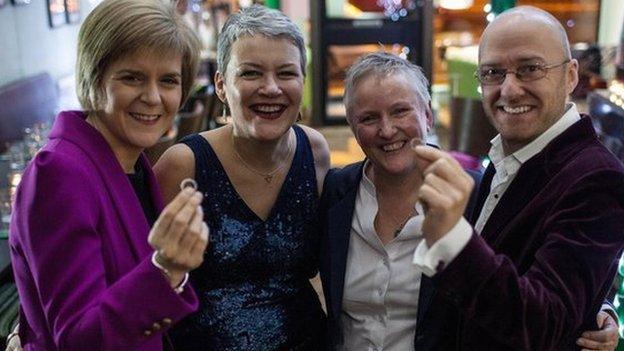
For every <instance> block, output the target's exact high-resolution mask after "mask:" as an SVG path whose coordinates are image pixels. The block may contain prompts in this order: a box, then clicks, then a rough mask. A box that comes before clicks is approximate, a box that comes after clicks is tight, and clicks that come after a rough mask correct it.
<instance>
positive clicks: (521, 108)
mask: <svg viewBox="0 0 624 351" xmlns="http://www.w3.org/2000/svg"><path fill="white" fill-rule="evenodd" d="M529 110H531V106H518V107H509V106H503V111H505V112H507V113H511V114H519V113H525V112H529Z"/></svg>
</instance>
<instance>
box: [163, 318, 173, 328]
mask: <svg viewBox="0 0 624 351" xmlns="http://www.w3.org/2000/svg"><path fill="white" fill-rule="evenodd" d="M162 324H163V325H164V326H165V327H168V326H170V325H171V318H163V320H162Z"/></svg>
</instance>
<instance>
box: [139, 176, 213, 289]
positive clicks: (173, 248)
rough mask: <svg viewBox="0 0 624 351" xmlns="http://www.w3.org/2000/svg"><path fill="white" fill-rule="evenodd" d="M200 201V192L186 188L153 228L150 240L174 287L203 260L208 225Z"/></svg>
mask: <svg viewBox="0 0 624 351" xmlns="http://www.w3.org/2000/svg"><path fill="white" fill-rule="evenodd" d="M201 202H202V194H201V193H200V192H198V191H196V190H195V189H193V188H192V187H187V188H184V189H183V190H182V191H180V193H179V194H178V195H177V196H176V197H175V198H174V199H173V201H171V202H170V203H169V204H168V205H167V206H166V207H165V209H164V210H163V211H162V213H161V214H160V216H159V217H158V219H157V220H156V223H155V224H154V226H153V227H152V230H151V231H150V234H149V238H148V242H149V244H150V245H151V246H152V247H153V248H154V250H155V251H156V254H155V260H156V262H157V264H158V265H160V266H161V267H162V269H163V273H165V275H166V276H167V278H168V279H169V283H170V284H171V287H172V288H175V287H177V286H179V285H180V284H181V282H182V281H183V280H184V277H185V275H186V274H187V273H188V272H189V271H191V270H192V269H195V268H197V267H199V265H200V264H201V263H202V261H203V257H204V251H205V250H206V246H207V245H208V227H207V226H206V223H204V212H203V210H202V208H201Z"/></svg>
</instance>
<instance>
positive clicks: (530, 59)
mask: <svg viewBox="0 0 624 351" xmlns="http://www.w3.org/2000/svg"><path fill="white" fill-rule="evenodd" d="M516 61H517V62H519V63H521V64H523V63H527V62H533V61H541V62H546V60H545V59H544V58H543V57H541V56H526V57H520V59H518V60H516ZM496 66H500V64H499V63H498V62H485V63H481V64H479V67H496Z"/></svg>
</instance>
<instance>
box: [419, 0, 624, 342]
mask: <svg viewBox="0 0 624 351" xmlns="http://www.w3.org/2000/svg"><path fill="white" fill-rule="evenodd" d="M477 78H478V79H479V81H480V82H481V88H482V89H483V106H484V109H485V112H486V114H487V115H488V117H489V118H490V120H491V123H492V124H493V125H494V127H495V128H496V129H497V131H498V132H499V135H498V136H497V137H496V138H494V139H493V140H492V148H491V151H490V158H491V160H492V163H491V164H490V166H489V167H488V169H487V170H486V173H485V176H484V180H483V183H482V184H481V186H480V189H479V200H478V205H477V208H476V213H474V214H473V218H472V219H473V221H472V222H473V223H475V220H476V224H475V226H474V228H473V227H471V226H470V225H469V224H468V222H467V221H466V220H465V219H463V218H462V219H460V220H459V222H453V223H457V224H455V225H456V226H458V227H461V228H463V230H461V231H453V232H454V233H458V232H459V233H462V234H459V235H454V236H451V235H446V232H436V231H435V230H430V231H427V230H425V228H423V232H424V236H425V240H424V241H423V242H422V243H421V244H420V245H419V247H418V248H417V250H416V254H415V256H414V263H415V264H416V265H417V266H419V267H420V268H421V269H422V270H423V272H424V273H425V274H426V275H428V276H430V277H432V280H433V285H434V286H435V288H436V291H437V292H436V295H435V296H434V297H433V298H434V300H433V301H434V302H433V303H432V307H431V309H430V310H429V311H428V314H427V316H428V318H426V319H425V321H423V322H424V323H430V328H431V329H430V332H429V334H427V333H425V335H428V336H429V337H427V338H424V339H423V343H424V344H422V345H419V342H418V340H417V345H416V349H417V350H420V349H432V350H454V349H461V350H509V349H514V350H516V349H517V350H569V349H575V348H578V345H576V343H575V340H576V339H577V338H578V337H579V336H580V333H581V332H582V331H583V330H585V329H596V328H597V327H598V326H597V325H596V324H597V321H596V317H595V316H596V312H597V311H598V310H599V308H600V306H601V304H602V301H603V298H604V297H605V295H606V293H607V291H608V289H609V287H610V285H611V282H612V279H613V276H614V274H615V272H616V268H617V259H618V257H619V256H620V254H621V252H622V247H623V245H624V167H623V166H622V164H621V163H620V162H619V161H618V160H617V159H616V158H615V157H614V156H613V155H612V154H611V153H610V152H609V151H608V150H607V149H606V148H605V147H603V145H602V144H600V142H599V141H598V139H597V137H596V134H595V133H594V130H593V128H592V124H591V121H590V119H589V117H586V116H580V115H579V113H578V112H577V109H576V106H575V105H574V104H572V103H567V102H566V99H567V95H568V94H569V93H570V92H572V90H573V89H574V87H575V86H576V84H577V81H578V62H577V61H576V60H574V59H572V58H571V56H570V49H569V44H568V40H567V37H566V34H565V30H564V29H563V27H562V26H561V24H559V22H558V21H557V20H556V19H555V18H554V17H552V16H551V15H550V14H548V13H546V12H544V11H541V10H538V9H536V8H532V7H518V8H515V9H512V10H510V11H508V12H505V13H503V14H502V15H500V16H499V17H498V18H497V19H496V20H494V21H493V22H492V23H491V24H490V25H489V26H488V27H487V28H486V30H485V32H484V34H483V37H482V39H481V44H480V49H479V69H478V71H477ZM432 184H433V182H432ZM444 192H446V193H448V194H450V195H448V197H447V198H446V199H444V198H442V196H443V195H444V194H443V193H444ZM459 194H461V192H459V191H455V189H452V188H450V187H447V190H445V191H441V192H440V193H439V194H435V196H439V197H440V203H444V201H447V204H448V206H449V208H452V207H453V205H452V201H453V199H452V198H453V197H455V198H459V197H461V196H460V195H459ZM430 196H434V195H430ZM462 196H464V195H462ZM432 199H434V200H435V197H432ZM442 200H444V201H442ZM432 202H434V203H435V201H432ZM458 203H459V202H458ZM430 211H431V209H430ZM439 213H440V212H438V213H437V214H436V213H432V215H436V216H439ZM440 218H442V217H440ZM448 220H449V221H451V220H453V219H452V218H451V217H448ZM454 220H455V221H457V219H456V218H455V219H454ZM449 316H451V317H449ZM433 335H435V336H437V338H436V337H432V336H433Z"/></svg>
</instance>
